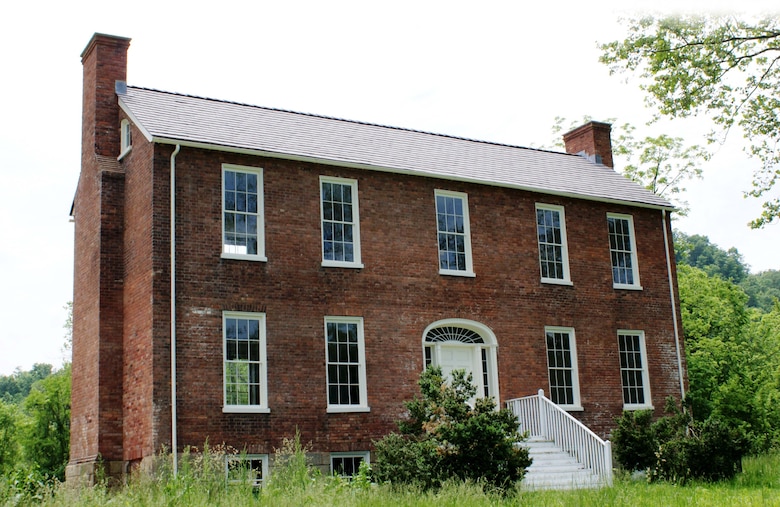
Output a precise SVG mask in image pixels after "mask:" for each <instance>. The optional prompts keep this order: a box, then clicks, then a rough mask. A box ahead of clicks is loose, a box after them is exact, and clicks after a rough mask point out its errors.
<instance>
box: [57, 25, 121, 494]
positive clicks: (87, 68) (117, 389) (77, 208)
mask: <svg viewBox="0 0 780 507" xmlns="http://www.w3.org/2000/svg"><path fill="white" fill-rule="evenodd" d="M129 45H130V39H127V38H125V37H115V36H111V35H103V34H95V35H93V36H92V39H91V40H90V41H89V44H87V47H86V49H84V52H83V53H82V54H81V62H82V66H83V71H84V85H83V103H82V126H81V130H82V145H81V174H80V175H79V182H78V187H77V190H76V197H75V198H74V200H73V209H72V210H73V221H74V250H75V252H74V266H73V362H72V365H73V368H72V390H71V437H70V462H69V464H68V467H67V469H66V477H67V478H68V481H71V480H75V481H77V482H78V481H86V482H88V483H91V482H94V480H95V473H96V470H97V468H98V467H100V466H103V467H105V468H106V472H107V473H108V474H110V475H114V474H115V470H116V469H119V470H121V469H122V466H123V462H122V460H123V441H122V438H123V435H122V432H123V428H122V410H123V407H122V396H123V395H122V393H123V384H122V372H123V332H124V331H123V323H124V320H123V319H124V316H123V308H122V297H123V291H124V287H123V278H124V247H123V244H124V243H123V235H124V196H125V174H124V170H123V168H122V167H121V166H120V164H119V162H118V161H117V156H118V155H119V150H120V141H119V140H120V133H119V127H120V116H119V114H120V111H119V103H118V101H117V96H116V93H115V91H114V87H115V84H114V83H115V81H124V80H125V79H126V75H127V49H128V47H129Z"/></svg>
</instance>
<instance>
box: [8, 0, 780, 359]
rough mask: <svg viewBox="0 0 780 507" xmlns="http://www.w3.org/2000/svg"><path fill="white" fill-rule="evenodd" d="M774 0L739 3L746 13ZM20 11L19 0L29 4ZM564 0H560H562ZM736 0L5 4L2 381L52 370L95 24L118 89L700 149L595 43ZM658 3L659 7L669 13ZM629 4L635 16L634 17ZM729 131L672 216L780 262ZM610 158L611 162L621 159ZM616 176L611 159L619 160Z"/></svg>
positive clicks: (501, 135) (496, 132)
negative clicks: (633, 136) (631, 23)
mask: <svg viewBox="0 0 780 507" xmlns="http://www.w3.org/2000/svg"><path fill="white" fill-rule="evenodd" d="M772 3H773V2H763V1H756V2H750V1H748V2H745V1H742V2H739V4H738V5H739V6H740V8H743V9H748V10H752V11H755V10H757V9H759V8H764V7H767V6H769V7H772ZM22 4H23V5H22ZM569 4H571V5H569ZM626 4H631V5H632V8H633V9H643V8H650V7H652V8H658V6H661V8H664V4H666V5H670V4H671V5H674V6H677V7H678V8H679V7H680V6H684V8H686V9H696V8H708V9H712V8H728V7H730V5H729V4H731V6H733V5H734V2H733V1H730V2H718V1H712V0H709V1H706V2H700V1H694V2H685V1H676V2H673V3H670V2H668V1H667V0H662V1H661V2H660V3H659V1H658V0H655V1H645V0H643V1H634V2H625V1H616V0H610V1H605V2H598V1H595V2H593V1H591V2H524V1H519V0H518V1H513V2H510V1H503V2H495V1H489V0H482V1H480V2H458V1H454V0H449V1H442V2H439V1H435V2H434V1H426V0H415V1H406V0H394V1H390V2H378V1H374V2H369V1H365V0H364V1H360V2H341V1H309V2H298V1H290V0H287V1H278V0H277V1H264V0H255V1H252V2H246V3H244V2H235V1H230V0H223V1H221V2H208V3H207V2H197V1H189V2H175V1H159V0H158V1H156V2H148V1H145V0H142V1H135V2H129V3H128V2H125V3H110V2H106V1H105V0H101V1H95V2H81V1H78V0H76V1H71V2H64V1H60V0H58V1H43V2H13V3H12V4H11V5H12V6H6V7H4V9H3V11H4V12H3V16H2V17H1V18H0V55H2V63H3V79H2V80H1V81H0V112H1V113H2V115H1V117H0V323H2V325H1V326H0V374H10V373H11V372H13V370H14V368H16V367H20V368H22V369H25V370H26V369H29V368H30V367H31V366H32V364H33V363H35V362H48V363H51V364H53V365H55V367H57V366H59V365H61V364H62V360H63V353H62V344H63V342H64V335H65V330H64V328H63V324H64V323H65V319H66V311H65V310H64V308H63V307H64V305H65V304H66V302H68V301H70V300H72V297H73V296H72V291H73V224H71V223H69V216H68V215H69V211H70V206H71V202H72V200H73V194H74V192H75V189H76V183H77V181H78V174H79V168H80V149H81V147H80V146H81V85H82V68H81V60H80V57H79V56H80V54H81V52H82V50H83V49H84V47H85V46H86V44H87V42H88V41H89V39H90V38H91V36H92V34H93V33H94V32H102V33H109V34H114V35H121V36H125V37H130V38H132V42H131V45H130V50H129V56H128V59H129V62H128V82H129V84H131V85H135V86H143V87H148V88H156V89H160V90H165V91H173V92H179V93H186V94H191V95H199V96H205V97H211V98H217V99H224V100H231V101H237V102H244V103H248V104H256V105H260V106H267V107H275V108H282V109H290V110H294V111H301V112H307V113H315V114H323V115H329V116H336V117H340V118H347V119H352V120H361V121H366V122H372V123H380V124H387V125H392V126H399V127H407V128H413V129H419V130H427V131H432V132H437V133H444V134H451V135H457V136H464V137H469V138H475V139H480V140H487V141H496V142H502V143H509V144H515V145H520V146H541V145H549V144H551V133H550V132H551V126H552V125H553V123H554V119H555V117H556V116H563V117H566V118H569V119H571V120H577V119H580V118H583V117H585V116H590V117H593V118H594V119H597V120H602V119H607V118H617V120H618V123H623V122H629V123H631V124H633V125H635V126H637V127H638V132H637V134H639V135H642V136H644V135H659V134H661V133H671V134H673V135H677V136H684V137H685V138H686V140H687V141H689V142H691V143H703V142H704V141H703V138H702V137H701V136H702V135H703V133H704V132H705V130H706V129H705V128H704V127H703V126H702V125H703V124H702V122H698V123H697V122H695V121H693V122H687V123H683V122H673V123H671V124H669V123H664V124H663V125H659V126H655V127H652V128H647V127H644V126H643V125H644V123H645V122H646V121H647V120H648V119H649V117H650V112H649V111H647V110H646V109H645V108H644V106H643V98H642V97H643V96H642V94H641V93H640V92H639V90H638V89H637V86H636V85H637V82H636V80H635V79H629V80H628V82H627V83H626V82H625V81H626V79H625V76H622V77H616V76H609V73H608V69H607V68H606V67H605V66H604V65H602V64H600V63H599V62H598V56H599V51H598V48H597V43H599V42H609V41H611V40H615V39H619V38H622V37H623V35H624V25H623V24H621V23H620V22H619V17H620V16H621V15H623V16H625V15H628V14H630V13H631V11H626V10H619V9H624V6H625V5H626ZM667 8H668V7H667ZM634 12H636V11H634ZM740 150H741V143H740V139H739V138H737V137H734V138H732V139H730V140H729V143H728V144H727V145H726V146H724V147H723V148H721V149H720V150H719V152H718V153H717V154H716V156H715V158H714V159H713V160H712V161H711V162H709V163H708V164H706V166H705V179H704V180H703V181H700V182H691V183H690V184H689V192H688V194H687V196H686V197H687V200H688V201H689V203H690V204H691V207H692V211H691V213H690V216H689V217H687V218H685V219H682V220H677V221H676V223H675V226H676V227H677V228H679V229H681V230H683V231H684V232H686V233H688V234H703V235H706V236H709V238H710V240H711V241H713V242H714V243H716V244H718V245H719V246H721V247H722V248H730V247H736V248H738V249H739V251H740V252H741V253H742V254H743V256H744V260H745V261H746V262H747V263H748V264H749V265H750V266H751V267H752V269H753V270H754V271H760V270H766V269H780V256H778V254H777V250H778V246H780V225H772V226H770V227H768V228H766V229H764V230H761V231H752V230H750V229H749V228H748V227H747V225H746V223H747V222H748V221H749V220H750V219H752V218H754V217H755V216H757V215H758V213H759V212H760V206H759V204H758V203H757V202H753V201H749V200H745V199H743V197H742V191H744V190H747V189H749V186H750V181H751V178H750V175H751V172H752V170H753V168H754V167H755V165H756V162H754V161H750V160H748V159H746V157H745V156H744V155H743V154H742V152H741V151H740ZM618 164H619V161H618ZM618 169H619V167H618Z"/></svg>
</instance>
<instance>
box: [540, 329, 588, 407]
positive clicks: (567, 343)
mask: <svg viewBox="0 0 780 507" xmlns="http://www.w3.org/2000/svg"><path fill="white" fill-rule="evenodd" d="M544 331H545V339H546V343H547V372H548V376H549V379H550V399H551V400H552V401H553V402H554V403H557V404H558V405H560V406H561V407H562V408H567V409H576V408H579V407H580V387H579V379H578V374H577V347H576V342H575V340H574V329H572V328H570V327H546V328H545V329H544Z"/></svg>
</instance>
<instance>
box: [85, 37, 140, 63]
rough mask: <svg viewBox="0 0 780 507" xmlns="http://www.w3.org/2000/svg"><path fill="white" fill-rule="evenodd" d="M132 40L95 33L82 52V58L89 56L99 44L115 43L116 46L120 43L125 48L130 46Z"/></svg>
mask: <svg viewBox="0 0 780 507" xmlns="http://www.w3.org/2000/svg"><path fill="white" fill-rule="evenodd" d="M131 40H132V39H130V37H122V36H120V35H110V34H107V33H100V32H95V33H94V34H93V35H92V38H91V39H89V42H88V43H87V47H85V48H84V51H82V52H81V58H82V60H83V59H84V57H85V56H86V55H87V53H89V52H90V51H91V50H92V48H93V47H94V46H95V45H96V44H97V43H98V42H103V43H114V44H117V43H119V44H122V45H125V46H129V45H130V41H131Z"/></svg>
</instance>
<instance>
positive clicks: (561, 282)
mask: <svg viewBox="0 0 780 507" xmlns="http://www.w3.org/2000/svg"><path fill="white" fill-rule="evenodd" d="M542 283H544V284H549V285H567V286H570V287H571V286H574V282H572V281H571V280H558V279H557V278H542Z"/></svg>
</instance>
